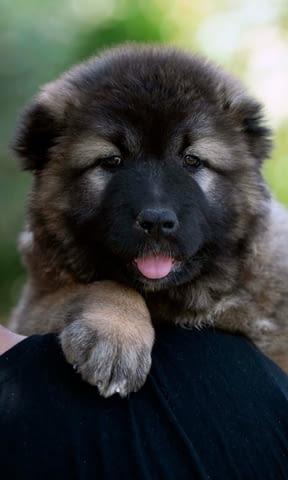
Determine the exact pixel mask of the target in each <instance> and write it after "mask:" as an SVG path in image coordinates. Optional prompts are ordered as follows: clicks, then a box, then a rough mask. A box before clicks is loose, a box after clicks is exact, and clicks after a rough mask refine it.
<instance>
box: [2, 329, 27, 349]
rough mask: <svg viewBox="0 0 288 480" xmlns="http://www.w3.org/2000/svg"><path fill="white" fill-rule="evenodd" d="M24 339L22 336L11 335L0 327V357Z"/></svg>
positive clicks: (11, 333)
mask: <svg viewBox="0 0 288 480" xmlns="http://www.w3.org/2000/svg"><path fill="white" fill-rule="evenodd" d="M24 338H26V337H25V336H24V335H18V334H17V333H13V332H11V331H10V330H8V329H7V328H5V327H3V326H2V325H0V355H2V354H3V353H5V352H7V350H9V349H10V348H12V347H14V345H16V344H17V343H19V342H22V340H24Z"/></svg>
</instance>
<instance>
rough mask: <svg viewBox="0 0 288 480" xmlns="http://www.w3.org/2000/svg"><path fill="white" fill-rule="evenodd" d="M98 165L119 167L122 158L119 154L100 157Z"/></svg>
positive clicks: (111, 167) (112, 167) (121, 163)
mask: <svg viewBox="0 0 288 480" xmlns="http://www.w3.org/2000/svg"><path fill="white" fill-rule="evenodd" d="M100 165H101V167H103V168H107V169H110V170H113V169H116V168H119V167H121V166H122V165H123V160H122V158H121V157H120V156H119V155H112V156H111V157H106V158H102V159H101V160H100Z"/></svg>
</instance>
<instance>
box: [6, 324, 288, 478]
mask: <svg viewBox="0 0 288 480" xmlns="http://www.w3.org/2000/svg"><path fill="white" fill-rule="evenodd" d="M156 338H157V340H156V344H155V347H154V350H153V366H152V371H151V374H150V375H149V378H148V380H147V383H146V384H145V386H144V387H143V388H142V390H141V391H139V392H138V393H135V394H131V396H130V398H129V399H121V398H119V397H118V396H116V395H115V396H113V397H112V398H109V399H104V398H101V397H100V396H99V395H98V393H97V389H96V388H95V387H92V386H90V385H88V384H86V383H84V382H83V381H82V380H81V378H80V376H79V375H78V374H77V373H76V372H75V371H74V370H73V368H72V367H71V366H70V365H68V364H67V363H66V362H65V360H64V358H63V355H62V352H61V349H60V347H59V344H58V340H57V337H56V336H55V335H44V336H33V337H30V338H27V339H26V340H24V341H23V342H21V343H19V344H18V345H16V346H15V347H13V348H12V349H11V350H9V351H8V352H7V353H5V354H4V355H2V356H1V357H0V428H1V430H0V477H1V479H2V478H3V479H5V480H6V479H9V480H13V479H15V480H16V479H21V480H26V479H27V480H46V479H47V480H48V479H49V480H56V479H61V480H63V479H69V480H73V479H81V480H82V479H83V480H84V479H89V480H90V479H111V480H118V479H120V480H122V479H125V480H126V479H129V480H130V479H132V480H134V479H135V480H136V479H137V480H138V479H139V480H144V479H145V480H148V479H149V480H154V479H155V480H156V479H157V480H161V479H165V480H170V479H171V480H182V479H183V480H186V479H187V480H188V479H189V480H190V479H205V480H208V479H209V480H226V479H227V480H237V479H239V480H246V479H247V480H250V479H251V480H257V479H259V480H268V479H271V480H278V479H279V480H280V479H286V480H287V479H288V378H287V376H286V375H285V374H284V373H283V372H282V371H281V370H279V369H278V368H277V367H276V366H275V365H274V364H273V363H272V362H270V361H269V360H268V359H267V358H266V357H264V356H263V355H262V354H261V353H259V352H258V351H257V350H256V349H255V348H254V347H253V346H252V345H251V344H250V343H249V342H248V341H246V340H245V339H243V338H238V337H232V336H230V335H229V334H225V333H221V332H217V331H208V330H207V331H201V332H199V331H197V330H184V329H181V328H178V327H171V328H170V327H165V328H160V329H158V331H157V337H156Z"/></svg>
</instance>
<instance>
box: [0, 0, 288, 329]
mask: <svg viewBox="0 0 288 480" xmlns="http://www.w3.org/2000/svg"><path fill="white" fill-rule="evenodd" d="M127 40H134V41H141V42H143V41H144V42H150V41H156V42H161V43H168V44H176V45H180V46H184V47H186V48H189V49H192V50H194V51H197V52H200V53H203V54H204V55H207V56H208V57H210V58H211V59H213V60H215V61H216V62H217V63H219V64H222V65H224V67H226V68H228V69H229V70H230V71H232V72H234V73H235V74H237V75H239V76H240V77H241V78H242V79H243V81H244V82H245V84H246V85H247V86H248V89H249V90H250V92H251V93H253V94H255V95H256V96H257V97H258V99H260V100H261V101H262V102H263V103H264V104H265V105H266V113H267V117H268V119H269V123H270V125H271V126H272V128H273V129H274V132H275V150H274V153H273V158H272V159H271V160H270V161H269V162H267V166H266V170H265V175H266V178H267V180H268V182H269V183H270V185H271V188H272V190H273V192H274V194H275V196H276V197H277V198H278V199H279V200H281V201H282V202H284V203H286V204H288V189H287V186H286V185H287V173H288V161H286V155H287V152H288V140H287V134H286V132H287V131H288V99H287V90H288V2H287V0H201V1H200V2H196V1H192V0H63V1H59V0H42V1H39V0H1V3H0V79H1V88H0V105H1V114H0V146H1V148H0V168H1V170H0V203H1V212H0V320H2V321H3V322H5V319H6V318H7V317H8V314H9V311H10V309H11V307H12V305H14V304H15V303H16V301H17V297H18V295H19V290H20V288H21V285H22V284H23V281H24V279H25V272H24V270H23V268H22V267H21V264H20V260H19V256H18V253H17V236H18V234H19V232H20V230H21V227H22V225H23V212H24V204H25V197H26V193H27V190H28V187H29V184H30V177H29V175H28V174H26V173H23V172H20V171H18V169H17V162H16V160H15V158H14V157H13V155H12V154H11V153H10V151H9V148H8V143H9V140H10V138H11V135H12V133H13V128H14V124H15V121H16V118H17V114H18V112H19V111H20V110H21V109H22V107H23V106H24V105H25V103H26V102H27V100H28V99H29V97H31V96H32V95H33V94H34V93H36V91H37V89H38V87H39V85H41V84H42V83H45V82H47V81H50V80H52V79H53V78H54V77H55V76H57V75H58V74H59V73H60V72H62V71H63V70H65V69H66V68H68V67H70V66H71V65H72V64H74V63H77V62H78V61H81V60H83V59H85V58H86V57H87V56H89V55H92V54H94V53H96V52H97V51H98V50H99V49H101V48H103V47H106V46H110V45H113V44H115V43H119V42H123V41H127Z"/></svg>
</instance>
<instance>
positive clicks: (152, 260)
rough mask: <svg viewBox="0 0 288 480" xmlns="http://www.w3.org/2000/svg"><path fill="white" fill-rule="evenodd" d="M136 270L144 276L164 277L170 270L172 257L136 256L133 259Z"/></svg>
mask: <svg viewBox="0 0 288 480" xmlns="http://www.w3.org/2000/svg"><path fill="white" fill-rule="evenodd" d="M135 262H136V265H137V267H138V270H139V271H140V272H141V273H142V275H144V277H147V278H151V279H155V278H164V277H166V275H168V273H169V272H170V271H171V268H172V263H173V259H172V258H169V257H163V256H161V255H157V256H153V255H150V256H147V257H142V258H136V260H135Z"/></svg>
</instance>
